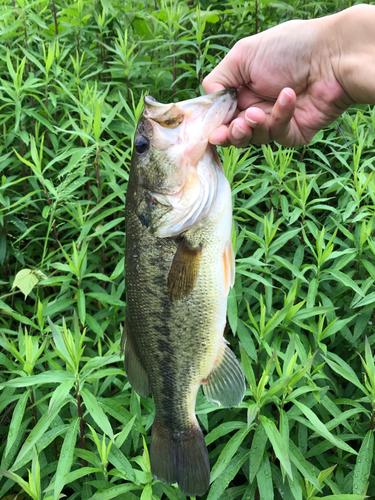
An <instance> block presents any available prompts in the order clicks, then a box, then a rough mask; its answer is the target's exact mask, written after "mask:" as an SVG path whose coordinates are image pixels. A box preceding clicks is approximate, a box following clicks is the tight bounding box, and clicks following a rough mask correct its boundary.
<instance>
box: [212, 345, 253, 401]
mask: <svg viewBox="0 0 375 500" xmlns="http://www.w3.org/2000/svg"><path fill="white" fill-rule="evenodd" d="M203 389H204V393H205V395H206V398H207V399H208V400H209V401H211V403H213V404H214V405H216V406H223V407H224V408H230V407H233V406H238V405H239V404H240V403H241V401H242V399H243V397H244V394H245V390H246V385H245V377H244V374H243V371H242V368H241V365H240V364H239V362H238V361H237V358H236V356H235V355H234V354H233V352H232V351H231V350H230V348H229V347H228V346H227V344H226V342H225V340H224V339H223V344H222V346H221V348H220V351H219V357H218V360H217V364H216V366H215V368H214V369H213V371H212V372H211V373H210V375H209V376H208V377H207V380H206V381H204V382H203Z"/></svg>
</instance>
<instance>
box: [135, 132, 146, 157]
mask: <svg viewBox="0 0 375 500" xmlns="http://www.w3.org/2000/svg"><path fill="white" fill-rule="evenodd" d="M149 145H150V143H149V142H148V139H146V137H144V136H143V135H140V136H138V137H137V138H136V140H135V143H134V147H135V150H136V152H137V153H138V154H139V155H140V154H142V153H145V152H146V151H147V150H148V147H149Z"/></svg>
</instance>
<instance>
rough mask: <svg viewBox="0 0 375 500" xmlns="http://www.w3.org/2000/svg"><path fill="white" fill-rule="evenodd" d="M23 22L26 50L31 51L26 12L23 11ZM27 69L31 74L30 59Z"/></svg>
mask: <svg viewBox="0 0 375 500" xmlns="http://www.w3.org/2000/svg"><path fill="white" fill-rule="evenodd" d="M22 21H23V31H24V34H25V47H26V50H29V44H28V43H27V29H26V15H25V11H23V13H22ZM27 69H28V71H29V73H30V71H31V70H30V61H29V58H27Z"/></svg>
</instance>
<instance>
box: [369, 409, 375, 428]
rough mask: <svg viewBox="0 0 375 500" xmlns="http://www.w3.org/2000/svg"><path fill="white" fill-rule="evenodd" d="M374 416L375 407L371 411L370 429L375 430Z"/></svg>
mask: <svg viewBox="0 0 375 500" xmlns="http://www.w3.org/2000/svg"><path fill="white" fill-rule="evenodd" d="M374 417H375V408H374V409H373V410H372V413H371V420H370V431H372V430H374Z"/></svg>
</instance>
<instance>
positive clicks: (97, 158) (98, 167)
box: [93, 147, 105, 274]
mask: <svg viewBox="0 0 375 500" xmlns="http://www.w3.org/2000/svg"><path fill="white" fill-rule="evenodd" d="M102 151H103V147H100V148H98V149H97V151H96V157H95V160H94V162H93V166H94V168H95V171H96V183H97V188H98V201H97V203H99V201H100V165H99V157H100V153H101V152H102ZM98 212H99V214H101V213H102V209H101V208H99V210H98ZM100 250H101V259H102V269H103V274H105V268H104V263H105V259H104V245H102V247H101V249H100Z"/></svg>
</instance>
